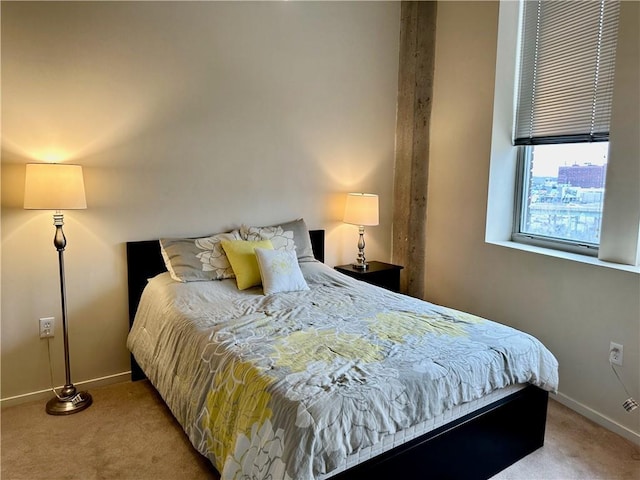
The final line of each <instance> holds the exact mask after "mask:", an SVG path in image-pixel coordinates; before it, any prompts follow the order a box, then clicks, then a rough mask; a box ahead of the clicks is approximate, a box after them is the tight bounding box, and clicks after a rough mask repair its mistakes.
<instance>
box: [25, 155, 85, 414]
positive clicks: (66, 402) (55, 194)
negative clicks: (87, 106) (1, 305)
mask: <svg viewBox="0 0 640 480" xmlns="http://www.w3.org/2000/svg"><path fill="white" fill-rule="evenodd" d="M24 208H25V209H27V210H55V213H54V214H53V224H54V225H55V227H56V233H55V236H54V238H53V245H54V246H55V247H56V250H58V263H59V266H60V301H61V304H62V305H61V306H62V330H63V338H64V367H65V374H66V380H65V384H64V387H62V390H61V391H60V393H58V392H56V391H55V389H53V386H52V389H53V393H55V395H56V396H55V397H54V398H52V399H51V400H49V401H48V402H47V407H46V411H47V413H48V414H50V415H69V414H72V413H76V412H80V411H82V410H84V409H85V408H87V407H88V406H89V405H91V402H92V401H93V400H92V398H91V395H89V393H87V392H77V391H76V387H75V386H74V385H73V383H71V369H70V368H69V337H68V328H67V295H66V289H65V282H64V280H65V278H64V249H65V247H66V245H67V239H66V238H65V236H64V232H63V231H62V225H64V222H63V219H64V216H63V215H62V212H61V210H68V209H84V208H87V201H86V199H85V195H84V180H83V178H82V167H81V166H80V165H66V164H57V163H55V164H51V163H30V164H27V168H26V176H25V188H24Z"/></svg>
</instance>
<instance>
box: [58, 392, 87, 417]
mask: <svg viewBox="0 0 640 480" xmlns="http://www.w3.org/2000/svg"><path fill="white" fill-rule="evenodd" d="M91 403H93V399H92V398H91V395H89V393H88V392H78V393H76V394H75V395H73V396H70V397H63V398H58V397H53V398H52V399H51V400H49V401H48V402H47V408H46V410H47V413H48V414H49V415H71V414H72V413H77V412H81V411H82V410H84V409H85V408H87V407H88V406H89V405H91Z"/></svg>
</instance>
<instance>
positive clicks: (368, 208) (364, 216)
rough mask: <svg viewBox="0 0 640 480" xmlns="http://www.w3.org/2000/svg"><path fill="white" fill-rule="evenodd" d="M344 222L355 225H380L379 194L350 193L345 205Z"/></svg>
mask: <svg viewBox="0 0 640 480" xmlns="http://www.w3.org/2000/svg"><path fill="white" fill-rule="evenodd" d="M344 222H345V223H351V224H353V225H362V226H373V225H378V195H375V194H372V193H349V194H347V203H346V204H345V207H344Z"/></svg>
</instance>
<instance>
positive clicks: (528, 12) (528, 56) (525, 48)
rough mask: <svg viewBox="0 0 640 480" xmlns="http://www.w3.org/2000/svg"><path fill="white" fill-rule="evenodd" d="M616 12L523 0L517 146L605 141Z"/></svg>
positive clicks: (609, 7) (602, 4) (594, 4)
mask: <svg viewBox="0 0 640 480" xmlns="http://www.w3.org/2000/svg"><path fill="white" fill-rule="evenodd" d="M619 9H620V5H619V2H617V1H610V0H608V1H607V0H600V1H587V2H585V1H551V0H543V1H532V0H529V1H524V11H523V17H522V25H521V36H520V41H521V51H520V68H519V82H518V95H517V105H516V125H515V132H514V144H515V145H540V144H550V143H577V142H597V141H607V140H608V139H609V120H610V117H611V99H612V94H613V77H614V69H615V55H616V41H617V32H618V16H619Z"/></svg>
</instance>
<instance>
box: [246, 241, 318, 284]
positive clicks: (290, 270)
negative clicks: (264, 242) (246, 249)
mask: <svg viewBox="0 0 640 480" xmlns="http://www.w3.org/2000/svg"><path fill="white" fill-rule="evenodd" d="M255 253H256V258H257V260H258V267H259V268H260V276H261V277H262V289H263V290H264V294H265V295H271V294H274V293H282V292H297V291H301V290H309V286H308V285H307V282H306V281H305V279H304V276H303V275H302V271H301V270H300V265H298V257H297V256H296V252H295V251H294V250H267V249H265V248H256V249H255Z"/></svg>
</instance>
